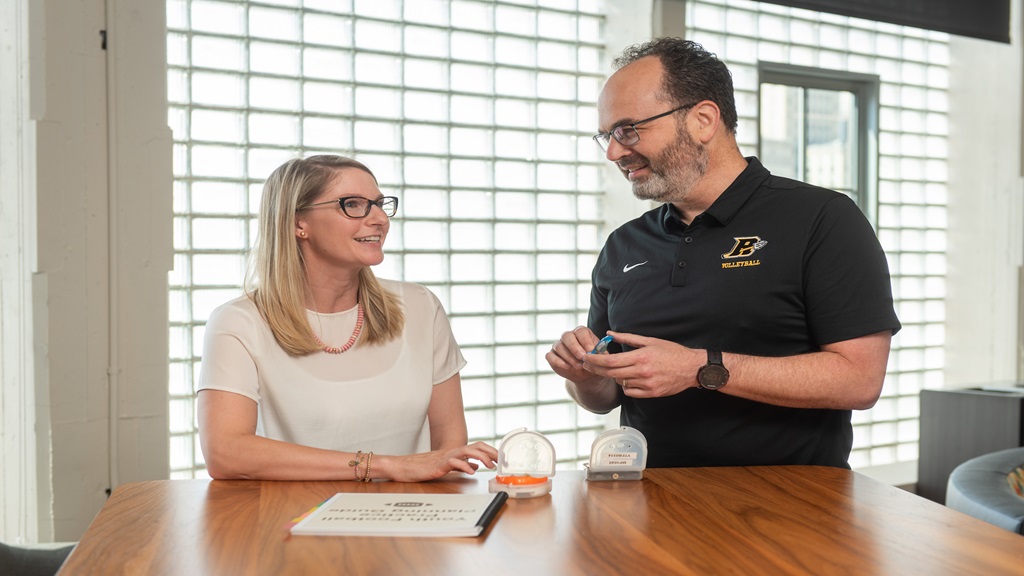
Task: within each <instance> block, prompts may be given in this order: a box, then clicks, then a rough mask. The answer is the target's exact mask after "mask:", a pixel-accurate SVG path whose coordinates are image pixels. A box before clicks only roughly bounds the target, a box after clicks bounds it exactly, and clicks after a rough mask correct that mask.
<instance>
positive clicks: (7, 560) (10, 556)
mask: <svg viewBox="0 0 1024 576" xmlns="http://www.w3.org/2000/svg"><path fill="white" fill-rule="evenodd" d="M74 547H75V545H74V544H61V545H57V546H45V545H43V546H32V547H22V546H9V545H7V544H4V543H3V542H0V576H53V575H54V574H56V573H57V570H60V567H61V564H63V563H64V560H66V559H67V557H68V554H70V553H71V549H72V548H74Z"/></svg>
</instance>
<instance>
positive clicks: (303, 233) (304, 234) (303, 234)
mask: <svg viewBox="0 0 1024 576" xmlns="http://www.w3.org/2000/svg"><path fill="white" fill-rule="evenodd" d="M305 237H306V232H305V231H304V230H299V238H305Z"/></svg>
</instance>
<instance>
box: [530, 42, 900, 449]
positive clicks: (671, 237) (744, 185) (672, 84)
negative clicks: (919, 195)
mask: <svg viewBox="0 0 1024 576" xmlns="http://www.w3.org/2000/svg"><path fill="white" fill-rule="evenodd" d="M615 64H616V68H617V71H616V72H615V73H614V74H613V75H612V76H611V77H610V78H609V79H608V81H607V83H606V84H605V86H604V88H603V90H602V92H601V96H600V99H599V101H598V116H599V123H600V124H599V126H598V128H599V130H600V133H599V134H597V135H596V136H595V137H594V139H595V140H596V141H597V142H598V144H599V145H601V146H602V148H603V149H604V150H605V152H606V156H607V158H608V160H610V161H612V162H614V163H615V164H616V165H617V166H618V168H619V169H620V170H621V172H622V174H623V176H625V177H626V178H627V179H628V180H629V181H630V183H631V184H632V187H633V193H634V195H635V196H636V197H637V198H639V199H641V200H653V201H657V202H661V203H662V204H661V205H660V206H659V207H657V208H655V209H653V210H650V211H649V212H647V213H645V214H643V215H642V216H640V217H639V218H637V219H635V220H632V221H630V222H627V223H626V224H624V225H622V226H621V227H620V228H618V229H617V230H615V231H614V232H612V234H611V235H610V236H609V237H608V240H607V242H606V243H605V246H604V248H603V249H602V251H601V254H600V256H599V257H598V261H597V264H596V265H595V267H594V271H593V278H592V281H593V286H592V289H591V303H590V312H589V317H588V321H587V326H579V327H577V328H575V329H573V330H570V331H567V332H565V333H564V334H563V335H562V337H561V339H560V340H558V341H557V342H555V343H554V345H553V346H552V348H551V350H550V351H549V352H548V353H547V355H546V359H547V361H548V363H549V364H550V365H551V368H552V369H553V370H554V371H555V372H556V373H557V374H559V375H560V376H562V377H564V378H565V379H566V389H567V391H568V393H569V394H570V395H571V396H572V397H573V399H575V400H576V402H577V403H578V404H579V405H581V406H582V407H584V408H586V409H587V410H590V411H592V412H597V413H606V412H608V411H610V410H612V409H614V408H616V407H621V412H620V420H621V424H622V425H624V426H630V427H633V428H636V429H638V430H639V431H640V432H642V433H643V434H644V436H645V437H646V438H647V441H648V460H647V463H648V466H651V467H680V466H747V465H776V464H811V465H826V466H837V467H844V468H849V467H850V466H849V456H850V450H851V448H852V445H853V428H852V424H851V418H852V411H853V410H864V409H868V408H870V407H872V406H873V405H874V404H875V402H876V401H877V400H878V398H879V395H880V394H881V390H882V383H883V381H884V379H885V369H886V363H887V361H888V357H889V349H890V344H891V340H892V336H893V334H895V333H896V332H897V331H898V330H899V329H900V322H899V320H898V319H897V317H896V313H895V310H894V308H893V299H892V290H891V287H890V279H889V270H888V265H887V263H886V258H885V254H884V252H883V251H882V248H881V246H880V244H879V242H878V239H877V237H876V236H875V233H874V231H873V229H872V227H871V225H870V223H869V222H868V221H867V219H866V218H865V217H864V215H863V213H862V212H861V211H860V209H859V208H858V207H857V205H856V204H855V203H854V202H853V201H852V200H851V199H850V198H848V197H847V196H845V195H843V194H840V193H838V192H834V191H831V190H826V189H823V188H819V187H816V186H812V185H809V184H805V183H803V182H798V181H795V180H791V179H787V178H781V177H778V176H773V175H772V174H771V173H769V172H768V170H767V169H766V168H765V167H764V166H762V165H761V163H760V162H759V161H758V160H757V158H754V157H748V158H745V157H744V156H743V155H742V154H741V152H740V149H739V147H738V145H737V143H736V126H737V115H736V105H735V99H734V94H733V86H732V76H731V74H730V72H729V70H728V68H727V67H726V65H725V64H724V63H722V62H721V61H720V60H718V58H717V57H716V56H715V55H714V54H711V53H709V52H707V51H706V50H705V49H704V48H703V47H702V46H700V45H699V44H697V43H694V42H691V41H687V40H682V39H679V38H659V39H655V40H652V41H651V42H647V43H644V44H640V45H636V46H631V47H629V48H627V49H626V50H625V52H624V53H623V54H622V56H620V57H619V58H618V59H617V60H616V61H615ZM605 335H609V336H611V337H612V338H613V343H612V345H611V347H610V348H609V352H612V353H607V354H601V353H597V354H595V353H590V352H591V350H592V349H594V347H595V345H596V343H597V342H598V340H599V339H600V338H601V337H602V336H605Z"/></svg>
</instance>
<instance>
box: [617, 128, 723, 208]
mask: <svg viewBox="0 0 1024 576" xmlns="http://www.w3.org/2000/svg"><path fill="white" fill-rule="evenodd" d="M677 136H678V137H677V138H676V141H675V142H673V143H672V144H671V145H670V146H669V147H668V148H665V150H663V151H662V152H661V154H658V156H656V157H653V158H648V159H647V160H648V163H647V165H648V167H649V168H650V170H651V175H650V176H648V177H647V178H645V179H643V180H636V181H634V182H633V195H634V196H636V197H637V198H639V199H640V200H654V201H657V202H679V201H682V200H684V199H685V198H686V197H687V196H689V195H690V192H691V191H692V190H693V187H694V186H695V185H696V184H697V182H698V181H700V179H701V178H702V177H703V176H704V173H705V172H707V170H708V151H707V149H706V148H705V147H704V145H703V144H698V143H697V142H696V141H695V140H694V139H693V138H692V137H691V136H690V134H689V133H688V132H686V128H685V127H683V126H680V127H679V131H678V133H677Z"/></svg>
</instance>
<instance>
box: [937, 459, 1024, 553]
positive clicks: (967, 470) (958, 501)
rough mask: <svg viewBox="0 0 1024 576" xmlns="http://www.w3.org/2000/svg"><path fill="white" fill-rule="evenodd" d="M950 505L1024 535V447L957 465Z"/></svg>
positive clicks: (949, 490) (950, 486)
mask: <svg viewBox="0 0 1024 576" xmlns="http://www.w3.org/2000/svg"><path fill="white" fill-rule="evenodd" d="M946 506H949V507H950V508H952V509H954V510H959V511H960V512H963V513H965V514H969V515H971V516H974V517H975V518H978V519H980V520H984V521H986V522H988V523H990V524H995V525H996V526H1000V527H1002V528H1006V529H1007V530H1011V531H1013V532H1016V533H1018V534H1024V447H1020V448H1010V449H1008V450H1000V451H998V452H992V453H989V454H984V455H982V456H978V457H975V458H971V459H970V460H968V461H966V462H964V463H963V464H960V465H959V466H957V467H956V468H954V469H953V472H952V473H950V475H949V482H948V484H947V486H946Z"/></svg>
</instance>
